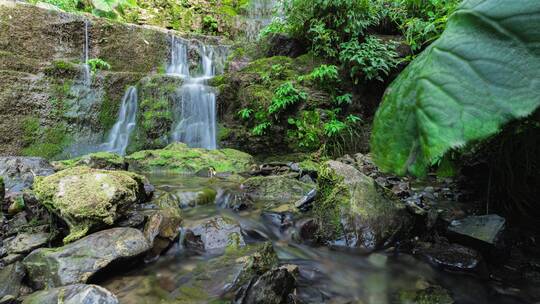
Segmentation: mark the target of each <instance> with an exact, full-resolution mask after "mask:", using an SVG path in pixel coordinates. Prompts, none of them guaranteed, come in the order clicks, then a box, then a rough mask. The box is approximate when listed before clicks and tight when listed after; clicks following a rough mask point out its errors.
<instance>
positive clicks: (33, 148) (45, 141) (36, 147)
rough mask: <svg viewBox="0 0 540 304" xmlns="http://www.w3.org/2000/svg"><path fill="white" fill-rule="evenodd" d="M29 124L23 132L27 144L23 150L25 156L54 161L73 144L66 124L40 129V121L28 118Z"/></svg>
mask: <svg viewBox="0 0 540 304" xmlns="http://www.w3.org/2000/svg"><path fill="white" fill-rule="evenodd" d="M27 122H28V124H25V127H24V130H23V131H24V135H23V138H24V140H25V143H26V147H25V148H24V149H23V150H22V154H23V155H24V156H39V157H44V158H47V159H52V158H54V157H55V156H57V155H59V154H60V153H62V151H63V150H64V148H65V147H67V146H68V145H69V144H70V143H71V136H70V135H69V133H68V130H67V127H66V126H65V125H64V123H58V125H56V126H54V127H40V126H39V120H38V119H36V118H32V117H30V118H28V119H27Z"/></svg>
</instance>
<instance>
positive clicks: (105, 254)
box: [23, 228, 151, 289]
mask: <svg viewBox="0 0 540 304" xmlns="http://www.w3.org/2000/svg"><path fill="white" fill-rule="evenodd" d="M150 248H151V245H150V243H149V242H148V240H147V239H146V237H145V236H144V234H143V233H142V232H140V231H139V230H137V229H133V228H113V229H109V230H104V231H100V232H96V233H94V234H91V235H89V236H87V237H85V238H83V239H80V240H78V241H76V242H74V243H71V244H69V245H65V246H63V247H60V248H54V249H38V250H35V251H33V252H32V253H30V254H29V255H28V256H27V257H26V258H25V259H24V261H23V264H24V265H25V266H26V269H27V270H28V277H29V281H30V283H31V285H32V286H33V287H34V288H37V289H43V288H52V287H58V286H64V285H69V284H75V283H85V282H87V281H88V279H89V278H90V277H92V275H94V274H95V273H97V272H98V271H100V270H103V269H104V268H106V267H107V266H108V265H109V264H111V263H112V262H115V261H119V260H125V259H128V258H134V257H137V256H139V255H141V254H143V253H144V252H146V251H148V250H149V249H150Z"/></svg>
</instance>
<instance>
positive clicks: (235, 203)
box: [216, 190, 253, 211]
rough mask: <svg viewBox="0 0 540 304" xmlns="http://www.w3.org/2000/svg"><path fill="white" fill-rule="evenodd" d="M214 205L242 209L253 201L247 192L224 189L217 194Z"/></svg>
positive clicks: (251, 204) (246, 207) (236, 209)
mask: <svg viewBox="0 0 540 304" xmlns="http://www.w3.org/2000/svg"><path fill="white" fill-rule="evenodd" d="M216 205H217V206H218V207H219V208H224V209H231V210H233V211H243V210H247V209H249V208H251V207H252V206H253V201H252V200H251V198H250V197H249V195H248V194H247V193H244V192H238V191H230V190H224V191H222V192H221V193H219V194H218V197H217V198H216Z"/></svg>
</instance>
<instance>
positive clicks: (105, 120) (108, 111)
mask: <svg viewBox="0 0 540 304" xmlns="http://www.w3.org/2000/svg"><path fill="white" fill-rule="evenodd" d="M118 110H119V105H118V103H117V102H115V101H113V100H111V99H109V98H107V97H105V98H103V101H102V102H101V107H100V109H99V115H98V119H99V123H100V125H101V126H103V129H105V130H109V129H110V128H111V127H112V126H113V125H114V123H115V122H116V116H117V115H118Z"/></svg>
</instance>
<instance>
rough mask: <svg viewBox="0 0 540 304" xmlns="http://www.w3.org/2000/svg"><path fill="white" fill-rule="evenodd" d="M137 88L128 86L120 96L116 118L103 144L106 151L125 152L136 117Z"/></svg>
mask: <svg viewBox="0 0 540 304" xmlns="http://www.w3.org/2000/svg"><path fill="white" fill-rule="evenodd" d="M137 107H138V103H137V88H136V87H133V86H131V87H129V88H128V89H127V91H126V93H125V94H124V97H123V98H122V105H121V106H120V112H119V113H118V119H117V121H116V123H115V124H114V126H113V128H112V129H111V132H110V133H109V138H108V140H107V143H106V144H105V148H106V151H108V152H113V153H117V154H120V155H125V154H126V149H127V146H128V144H129V137H130V135H131V132H132V131H133V130H134V129H135V126H136V119H137Z"/></svg>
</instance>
